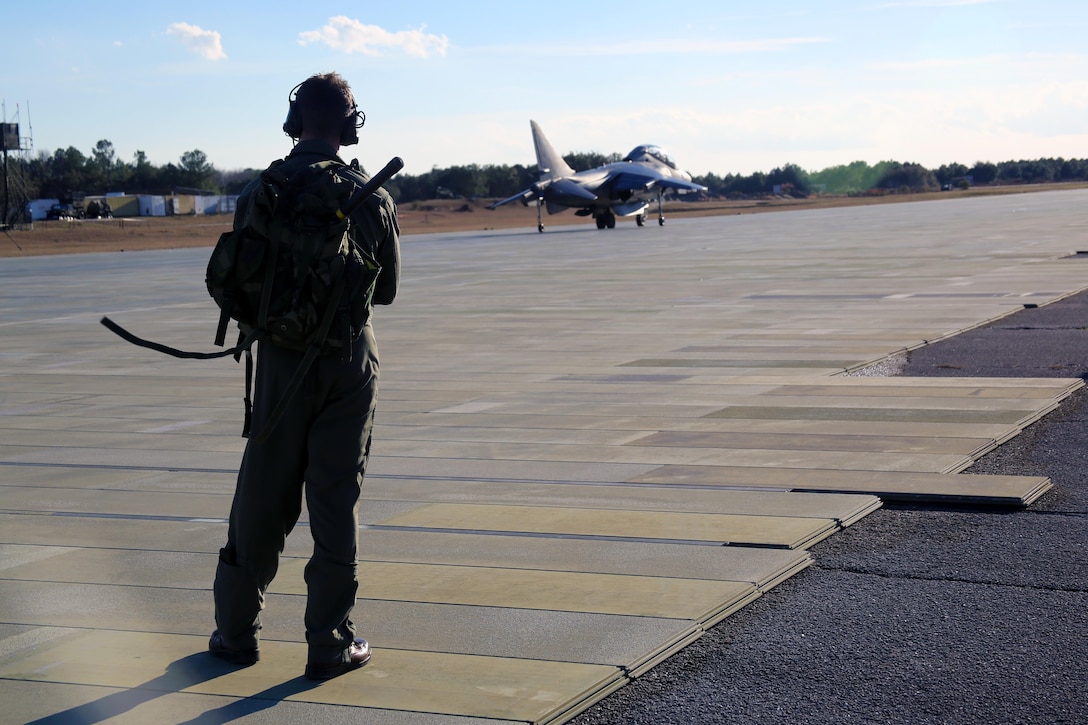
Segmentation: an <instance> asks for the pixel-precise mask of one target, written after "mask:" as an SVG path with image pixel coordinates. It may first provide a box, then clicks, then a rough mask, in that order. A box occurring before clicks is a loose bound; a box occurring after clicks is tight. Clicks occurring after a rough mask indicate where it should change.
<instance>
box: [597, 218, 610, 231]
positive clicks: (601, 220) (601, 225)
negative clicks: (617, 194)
mask: <svg viewBox="0 0 1088 725" xmlns="http://www.w3.org/2000/svg"><path fill="white" fill-rule="evenodd" d="M596 221H597V228H598V229H604V228H605V225H606V224H607V222H606V220H605V218H604V217H603V216H599V217H597V220H596Z"/></svg>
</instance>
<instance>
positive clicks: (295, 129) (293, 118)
mask: <svg viewBox="0 0 1088 725" xmlns="http://www.w3.org/2000/svg"><path fill="white" fill-rule="evenodd" d="M303 83H305V81H303ZM301 86H302V83H299V84H298V85H297V86H295V87H294V88H292V89H291V92H290V93H288V94H287V118H286V119H285V120H284V122H283V132H284V133H285V134H287V135H288V136H290V137H291V138H293V139H297V138H299V137H300V136H302V112H301V111H299V110H298V89H299V88H300V87H301ZM365 123H366V114H365V113H363V112H362V111H360V110H359V107H358V106H357V105H355V101H354V100H353V101H352V103H351V113H350V114H348V115H347V116H346V117H345V118H344V125H343V127H342V128H341V129H340V145H341V146H351V145H353V144H357V143H359V129H360V128H362V127H363V124H365Z"/></svg>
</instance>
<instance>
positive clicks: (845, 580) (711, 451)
mask: <svg viewBox="0 0 1088 725" xmlns="http://www.w3.org/2000/svg"><path fill="white" fill-rule="evenodd" d="M1086 201H1088V191H1085V190H1080V191H1055V192H1048V193H1038V194H1024V195H1019V196H1016V197H1003V198H987V199H958V198H956V197H955V196H949V197H948V198H947V199H944V200H940V201H931V202H919V203H906V204H895V205H887V206H881V207H872V208H866V209H839V210H834V209H831V210H819V211H815V210H814V211H799V212H790V213H783V214H767V215H758V216H748V217H721V218H702V219H684V220H680V221H677V222H675V223H674V222H673V221H671V220H670V222H669V223H668V224H667V225H666V226H665V227H664V228H657V227H652V228H644V229H639V228H636V227H635V226H634V225H633V224H631V225H621V226H618V227H617V228H616V229H614V230H607V231H598V230H595V229H592V228H584V229H583V228H570V227H568V228H563V229H549V231H548V232H547V233H546V234H543V235H540V234H537V233H536V231H535V230H531V229H530V230H524V231H513V232H511V231H503V232H498V231H493V232H488V233H483V234H479V233H455V234H430V235H418V236H413V237H407V238H405V240H404V253H405V270H404V277H403V282H404V285H403V288H402V293H401V297H400V298H399V299H398V300H397V303H396V304H395V305H393V306H392V307H390V308H380V309H379V310H378V313H377V321H376V330H377V336H378V339H379V345H380V347H381V355H382V364H383V374H382V384H381V386H382V389H381V393H380V400H379V413H378V420H377V427H376V434H375V444H374V449H373V456H372V459H371V464H370V469H369V470H368V472H367V480H366V482H365V484H364V490H363V496H362V500H361V503H360V522H361V524H362V526H361V530H360V562H359V571H360V579H361V582H362V587H361V590H360V600H359V607H358V609H357V619H358V620H359V622H360V624H361V627H362V633H363V634H364V636H366V637H367V638H368V639H369V640H370V641H371V643H372V645H373V646H374V648H375V656H374V660H373V661H372V662H371V663H370V664H368V665H367V666H366V667H365V668H362V669H361V670H359V671H358V672H353V673H350V674H348V675H345V676H343V677H340V678H337V679H335V680H333V681H330V682H328V683H322V684H320V685H316V684H313V683H309V682H307V681H305V680H304V679H303V678H302V677H301V672H302V668H303V665H304V664H305V663H304V658H305V644H304V642H303V641H302V636H301V632H300V620H301V611H302V606H303V604H304V597H303V596H302V594H303V592H304V587H303V583H302V569H303V566H304V564H305V561H306V558H307V557H308V553H309V547H310V545H311V544H310V541H309V537H308V536H307V535H306V530H305V525H304V523H303V524H300V526H299V527H298V528H297V529H296V532H295V533H294V534H292V536H291V537H290V538H289V539H288V544H287V551H286V552H285V555H284V560H283V563H282V566H281V569H280V573H279V575H278V576H277V579H276V581H275V582H274V584H273V586H272V588H271V589H270V592H269V597H268V605H269V606H268V609H267V610H266V613H265V614H266V617H265V620H264V631H263V637H262V659H261V662H260V663H259V664H258V665H255V666H253V667H249V668H241V669H235V668H231V667H228V666H226V665H224V664H223V663H221V662H219V661H217V660H215V659H214V658H212V657H210V656H209V655H208V654H207V652H206V651H205V648H206V642H207V635H208V633H209V631H210V629H211V626H212V624H211V603H210V591H209V589H210V583H211V576H212V573H213V571H214V562H215V555H216V552H217V550H218V547H219V546H221V545H222V541H223V537H224V535H225V517H226V514H227V511H228V509H229V505H230V504H229V502H230V496H231V492H232V489H233V480H234V474H235V471H236V469H237V465H238V462H239V459H240V455H241V451H242V448H243V445H244V441H243V440H242V439H241V438H239V437H238V432H239V430H240V427H241V412H242V411H241V407H242V406H241V396H242V386H243V374H242V372H241V370H240V368H239V367H238V366H236V365H234V363H233V362H232V361H229V360H226V361H213V362H194V361H179V360H174V359H171V358H166V357H164V356H161V355H158V354H156V353H152V352H150V351H146V350H142V349H140V348H136V347H133V346H129V345H127V344H125V343H123V342H121V341H120V340H118V339H116V338H114V337H113V336H112V335H110V333H108V332H107V331H106V330H105V329H104V328H102V327H101V326H99V325H98V324H97V322H98V319H99V318H100V317H101V316H102V315H103V314H108V315H109V316H110V317H112V318H113V319H115V320H116V321H117V322H119V323H121V324H123V325H125V326H126V327H129V328H130V329H132V330H133V331H134V332H136V333H137V334H142V335H144V336H147V337H151V338H153V339H156V340H158V341H161V342H165V343H168V344H174V345H177V346H179V347H183V348H186V349H199V350H206V349H209V348H210V340H211V337H212V335H213V330H214V326H215V325H214V323H215V320H216V318H217V312H216V310H215V308H214V306H213V305H212V304H211V302H210V301H209V300H208V299H207V295H206V291H205V290H204V289H203V282H202V280H203V265H204V264H205V263H206V259H207V250H200V249H195V250H178V251H173V252H147V253H144V252H140V253H125V254H88V255H74V256H68V257H53V258H45V257H39V258H27V259H18V260H5V261H4V262H3V264H0V700H2V701H3V702H4V708H3V710H2V711H0V722H43V723H66V722H110V723H143V722H197V723H223V722H254V723H255V722H261V723H294V722H301V721H310V722H359V721H364V722H368V723H380V724H382V725H401V724H402V723H412V724H413V725H416V724H417V723H426V724H428V725H432V724H433V725H465V724H468V725H483V724H484V723H503V722H505V723H509V722H533V723H553V722H566V721H573V722H581V723H590V722H608V723H613V722H616V723H623V722H631V723H642V722H653V723H672V722H676V723H689V722H782V723H798V722H801V723H804V722H816V721H817V720H819V721H820V722H829V721H830V722H864V723H915V722H948V723H959V722H964V723H969V722H980V721H981V722H985V721H990V722H1084V721H1088V707H1086V705H1085V698H1084V697H1083V696H1082V694H1081V693H1080V691H1079V687H1080V684H1081V683H1082V682H1083V681H1084V679H1085V678H1084V674H1085V671H1086V669H1088V665H1086V664H1085V663H1086V662H1088V659H1086V658H1085V656H1084V655H1085V654H1086V653H1085V652H1084V651H1083V650H1084V645H1083V642H1084V637H1083V632H1084V629H1085V628H1084V625H1085V619H1086V616H1088V615H1086V614H1085V612H1086V611H1088V610H1086V609H1085V606H1084V604H1085V603H1086V602H1085V586H1084V585H1085V578H1086V577H1085V574H1086V571H1085V565H1084V557H1083V554H1082V549H1083V544H1084V542H1085V539H1086V537H1085V535H1084V530H1083V523H1084V517H1085V513H1086V511H1088V506H1086V505H1085V496H1086V495H1088V493H1086V488H1085V485H1084V480H1083V476H1084V473H1083V471H1084V470H1085V466H1084V461H1083V460H1082V458H1083V454H1082V451H1083V446H1080V445H1079V443H1081V442H1082V441H1081V438H1082V437H1083V430H1084V417H1085V413H1084V412H1083V410H1084V407H1085V404H1084V399H1085V393H1084V389H1085V388H1084V380H1083V374H1084V367H1083V364H1082V362H1081V361H1082V360H1084V359H1085V358H1084V356H1083V351H1084V349H1085V347H1088V346H1086V345H1085V344H1084V341H1083V338H1084V336H1085V331H1084V327H1083V325H1082V323H1081V319H1083V315H1082V313H1083V312H1084V302H1083V300H1082V298H1081V297H1080V296H1078V295H1077V293H1078V292H1080V291H1082V290H1085V288H1086V287H1088V285H1086V282H1085V278H1086V276H1088V275H1086V272H1088V266H1086V265H1088V255H1085V254H1082V253H1078V252H1079V251H1080V250H1083V249H1084V248H1085V247H1086V246H1088V245H1086V231H1088V222H1086V219H1085V216H1084V213H1083V209H1084V208H1085V202H1086ZM1025 308H1027V309H1025ZM1024 506H1026V507H1027V508H1023V507H1024ZM304 520H305V514H304ZM594 703H596V704H594Z"/></svg>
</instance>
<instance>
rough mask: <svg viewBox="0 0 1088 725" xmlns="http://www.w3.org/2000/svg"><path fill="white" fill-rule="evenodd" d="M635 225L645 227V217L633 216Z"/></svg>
mask: <svg viewBox="0 0 1088 725" xmlns="http://www.w3.org/2000/svg"><path fill="white" fill-rule="evenodd" d="M635 224H638V225H639V226H640V227H644V226H646V215H645V214H638V215H637V216H635Z"/></svg>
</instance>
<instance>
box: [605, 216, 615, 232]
mask: <svg viewBox="0 0 1088 725" xmlns="http://www.w3.org/2000/svg"><path fill="white" fill-rule="evenodd" d="M604 225H605V226H606V227H608V228H609V229H615V228H616V215H615V214H612V213H609V214H607V215H605V218H604Z"/></svg>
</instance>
